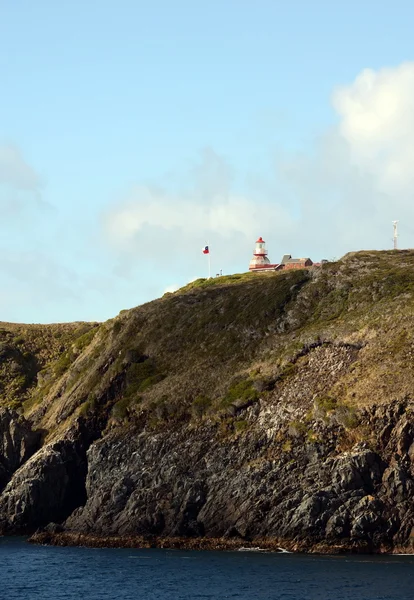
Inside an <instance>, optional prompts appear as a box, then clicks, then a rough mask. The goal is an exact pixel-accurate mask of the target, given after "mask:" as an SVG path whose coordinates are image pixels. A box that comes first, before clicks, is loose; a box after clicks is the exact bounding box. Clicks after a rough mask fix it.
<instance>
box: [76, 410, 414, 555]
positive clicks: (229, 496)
mask: <svg viewBox="0 0 414 600" xmlns="http://www.w3.org/2000/svg"><path fill="white" fill-rule="evenodd" d="M406 408H407V407H400V406H395V407H393V409H394V410H395V411H397V412H398V411H399V410H403V409H404V412H403V414H402V415H401V416H400V418H399V419H398V420H395V416H393V415H388V417H389V422H391V424H392V428H391V431H389V432H388V434H387V436H386V437H387V438H388V440H386V439H383V440H381V434H380V427H381V424H382V423H381V421H382V420H383V419H384V420H385V417H386V415H385V413H384V411H383V410H382V409H376V410H374V411H373V412H372V414H370V415H366V416H367V417H368V418H369V419H371V421H372V423H373V425H374V427H375V430H378V431H379V439H378V442H379V447H380V446H381V451H379V452H375V451H373V450H372V449H369V448H368V447H367V445H366V444H364V443H358V444H357V445H355V446H354V447H353V448H351V449H350V450H348V451H345V452H342V453H339V454H338V453H337V452H335V451H333V452H332V448H330V447H329V443H328V444H325V445H321V444H317V443H310V442H306V441H304V440H303V439H297V445H296V447H295V448H292V449H291V450H289V451H283V450H282V449H281V447H280V446H278V444H277V443H275V440H274V439H273V440H269V439H268V438H266V437H265V436H263V435H260V434H259V432H257V431H254V428H253V429H252V431H250V432H248V433H246V434H245V435H243V436H232V437H231V438H229V439H227V440H222V441H221V442H220V443H218V442H217V432H216V431H215V430H214V429H211V428H208V427H204V428H202V429H198V430H197V432H195V431H193V432H187V433H186V435H185V436H183V435H182V432H180V433H173V434H170V435H168V436H165V435H151V434H146V433H141V434H138V435H131V436H129V437H128V438H123V439H119V438H118V439H117V438H116V437H115V438H111V437H108V438H107V439H104V440H100V441H99V442H96V443H95V444H93V445H92V447H91V448H90V450H89V453H88V464H89V468H88V476H87V481H86V489H87V497H88V500H87V503H86V505H85V506H84V507H80V508H79V509H77V510H76V511H75V512H74V513H73V514H72V515H71V516H70V517H69V519H68V520H67V521H66V524H65V526H66V528H67V529H69V530H74V531H80V532H84V533H89V534H92V535H96V534H98V535H119V534H120V535H139V534H141V535H142V534H154V535H163V536H204V535H206V536H211V537H221V536H240V537H242V538H246V539H254V538H257V539H263V538H278V539H285V540H287V541H289V542H294V543H295V544H296V547H297V548H298V549H302V550H306V549H312V548H314V547H315V546H316V545H318V544H321V543H322V544H325V545H327V546H331V547H335V546H342V547H343V548H346V549H358V548H361V549H365V550H375V549H379V548H388V549H390V548H392V547H394V546H405V547H408V546H409V544H410V533H411V528H412V525H413V519H414V505H413V499H414V498H413V496H414V481H413V477H412V465H411V457H410V448H411V444H412V443H413V437H412V424H410V421H409V412H407V411H406V410H405V409H406ZM410 408H414V407H410ZM390 412H391V411H390ZM387 421H388V418H387ZM408 430H410V431H409V432H408ZM338 433H339V432H338V431H334V430H331V431H328V430H327V431H326V435H327V437H328V436H329V435H331V436H332V438H333V437H334V436H335V437H336V436H337V434H338ZM401 435H403V439H404V444H405V446H404V448H405V449H404V450H402V448H401V443H402V438H401ZM398 448H399V449H398Z"/></svg>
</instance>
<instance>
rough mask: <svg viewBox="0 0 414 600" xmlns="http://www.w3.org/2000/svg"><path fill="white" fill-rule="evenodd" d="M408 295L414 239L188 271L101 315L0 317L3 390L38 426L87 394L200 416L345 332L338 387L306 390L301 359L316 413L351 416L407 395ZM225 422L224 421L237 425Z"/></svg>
mask: <svg viewBox="0 0 414 600" xmlns="http://www.w3.org/2000/svg"><path fill="white" fill-rule="evenodd" d="M413 294H414V252H401V253H393V252H383V253H375V252H362V253H357V254H350V255H347V256H345V257H344V259H342V260H341V261H338V262H336V263H330V264H328V265H326V266H324V267H323V269H320V270H317V269H315V270H312V271H308V270H306V269H304V270H298V271H290V272H289V271H287V272H280V273H266V274H264V275H259V274H257V273H241V274H236V275H229V276H222V277H217V278H212V279H208V280H206V279H199V280H196V281H194V282H192V283H190V284H188V285H187V286H185V287H184V288H182V289H181V290H179V291H177V292H174V293H172V294H166V295H165V296H164V297H163V298H161V299H158V300H155V301H153V302H149V303H147V304H145V305H143V306H140V307H137V308H135V309H131V310H127V311H121V313H120V314H119V315H118V317H116V318H115V319H112V320H111V321H108V322H107V323H105V324H102V325H100V326H99V327H98V326H97V324H82V323H74V324H68V325H66V324H57V325H53V326H52V325H51V326H41V325H39V326H35V325H33V326H28V325H14V324H7V323H3V324H0V357H2V358H1V360H0V403H2V404H10V405H11V404H12V403H13V405H16V404H17V405H19V406H21V405H22V403H24V408H25V411H28V412H30V414H31V415H32V414H33V415H34V418H39V419H41V425H42V426H44V427H45V428H46V429H53V427H55V424H56V422H57V421H60V422H61V423H62V427H64V425H65V422H66V421H65V420H66V419H68V418H69V417H68V416H67V415H72V414H75V412H76V411H77V409H78V407H79V406H81V405H82V409H81V410H82V411H84V413H85V414H86V415H91V414H92V413H93V411H94V410H96V406H94V405H93V402H92V400H90V399H91V398H93V397H99V398H103V399H104V400H103V401H102V402H103V403H102V407H105V410H106V411H107V413H108V415H110V414H112V413H111V411H113V414H114V415H116V414H118V416H119V419H120V420H121V421H128V422H129V421H131V422H134V419H136V420H137V422H139V423H140V424H142V423H143V424H144V425H143V426H145V422H146V421H145V420H147V422H148V423H149V421H150V420H151V422H152V423H153V425H154V427H155V426H156V427H160V426H161V425H162V424H164V425H165V424H166V425H168V424H172V423H177V424H179V423H186V422H188V421H189V420H190V419H193V420H194V421H195V422H197V423H198V424H200V423H201V421H203V419H204V417H206V416H207V417H212V418H213V417H214V415H215V414H216V415H221V416H220V417H217V418H218V419H219V418H221V417H223V412H225V411H226V409H227V408H230V407H231V406H232V405H234V406H243V405H246V404H249V403H252V402H255V401H257V399H258V398H259V396H262V392H259V391H258V389H259V386H258V380H259V379H262V380H263V381H264V382H271V383H272V382H273V384H272V385H274V387H275V390H276V392H275V393H277V390H278V389H279V388H285V387H287V386H288V385H290V381H293V382H294V381H296V379H297V378H298V377H300V370H298V364H299V362H300V361H302V360H304V359H302V358H300V359H299V360H297V356H298V353H299V354H300V353H301V352H302V350H303V348H310V350H309V357H312V352H313V351H314V350H313V348H314V346H312V344H314V343H315V340H328V341H329V342H330V343H339V342H345V341H346V342H351V343H353V344H359V345H360V346H363V351H361V352H360V354H359V356H358V367H355V368H354V369H352V368H351V367H349V369H348V371H347V372H346V373H345V374H344V375H343V376H341V377H342V379H341V386H342V387H341V388H340V389H339V388H338V389H335V390H333V391H332V392H331V391H329V393H328V392H327V393H325V392H323V391H321V390H319V389H317V385H316V375H315V376H314V375H313V374H312V370H310V371H309V380H308V381H306V382H305V384H306V385H309V386H310V387H312V386H314V387H315V394H316V395H317V400H316V401H315V411H318V414H320V415H321V418H322V419H337V420H338V421H341V423H342V424H343V426H344V427H346V428H348V429H350V430H351V429H352V428H354V429H356V428H357V427H358V425H357V423H358V418H357V414H358V413H357V412H355V410H354V406H355V407H358V406H360V405H363V404H364V403H369V402H370V401H372V400H371V399H372V398H375V399H376V401H378V402H387V401H388V399H389V398H390V397H391V395H392V394H395V395H396V396H397V397H404V395H407V394H410V393H411V394H412V390H413V389H414V375H413V370H412V355H410V352H412V351H411V350H410V348H412V344H413V343H414V339H413V334H412V331H413V330H414V301H413V297H414V296H413ZM2 344H4V345H3V346H2ZM2 348H3V350H2ZM301 356H302V357H303V354H301ZM75 361H76V365H74V363H75ZM317 368H318V367H317V365H316V366H315V367H314V369H315V372H316V371H317ZM247 373H250V374H251V375H250V376H247V375H246V374H247ZM60 379H61V381H60ZM338 385H339V384H338ZM266 386H267V387H266ZM263 389H266V390H270V391H268V392H266V393H268V395H269V398H270V400H271V399H272V397H273V396H272V394H273V391H271V389H273V388H272V386H271V385H270V384H269V385H267V383H266V385H264V387H263ZM263 394H264V392H263ZM262 397H263V396H262ZM85 398H88V400H87V401H86V403H85V400H84V399H85ZM270 400H269V401H270ZM267 401H268V399H266V402H267ZM335 402H336V404H335ZM87 403H89V404H87ZM100 406H101V405H100ZM115 407H116V408H115ZM100 410H101V408H100ZM102 410H103V408H102ZM306 410H309V407H308V408H307V409H306ZM353 411H354V412H353ZM37 415H41V416H39V417H37ZM142 415H144V416H142ZM299 420H300V419H299ZM199 422H200V423H199ZM232 422H233V425H230V423H228V424H227V426H224V425H223V426H222V427H224V428H225V427H228V428H229V429H231V430H232V431H234V430H235V428H236V427H241V426H240V425H237V426H236V425H235V423H236V422H239V421H238V420H237V419H232ZM198 424H197V426H198ZM140 426H141V425H140ZM304 426H305V429H306V431H305V430H304V431H302V429H301V428H302V426H301V425H299V424H294V423H293V424H292V428H293V429H295V430H296V432H297V433H299V434H300V435H304V436H306V435H307V431H308V429H309V427H308V424H307V423H305V424H304Z"/></svg>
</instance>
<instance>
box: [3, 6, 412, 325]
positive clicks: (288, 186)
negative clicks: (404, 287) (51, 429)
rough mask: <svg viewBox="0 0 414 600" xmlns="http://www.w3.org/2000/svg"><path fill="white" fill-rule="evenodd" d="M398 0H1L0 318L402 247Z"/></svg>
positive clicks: (46, 315)
mask: <svg viewBox="0 0 414 600" xmlns="http://www.w3.org/2000/svg"><path fill="white" fill-rule="evenodd" d="M413 21H414V4H413V3H412V2H410V1H409V0H393V2H391V1H389V0H375V1H374V0H358V1H357V0H346V1H343V0H336V1H335V2H331V0H290V1H289V2H286V1H285V0H283V1H282V0H208V1H207V0H152V1H151V2H147V1H146V0H145V1H142V0H116V1H115V0H71V1H70V2H69V0H64V1H63V2H56V1H55V0H36V1H35V2H34V1H33V0H0V210H1V213H0V214H1V218H0V282H1V285H0V321H1V320H2V321H14V322H28V323H32V322H40V323H48V322H64V321H80V320H93V321H101V320H105V319H108V318H111V317H113V316H115V315H116V314H118V313H119V311H120V310H122V309H125V308H130V307H133V306H137V305H138V304H142V303H143V302H147V301H149V300H152V299H154V298H157V297H160V296H162V295H163V294H164V293H165V292H166V291H173V290H175V289H177V288H178V287H180V286H183V285H185V284H186V283H187V282H189V281H191V280H194V279H195V278H198V277H206V276H207V275H208V264H207V258H206V256H205V255H203V253H202V251H201V249H202V247H203V246H204V245H205V244H206V243H208V244H209V246H210V250H211V254H210V257H211V268H212V271H213V274H215V273H218V272H219V271H220V270H222V272H223V273H225V274H228V273H236V272H242V271H246V270H247V269H248V264H249V260H250V258H251V255H252V252H253V248H254V242H255V240H256V239H257V237H258V236H263V238H264V239H265V240H266V243H267V248H268V252H269V258H270V260H271V261H272V262H278V261H279V260H280V258H281V257H282V255H283V254H285V253H289V254H292V255H293V256H295V257H299V256H309V257H311V258H312V259H313V260H314V261H317V260H320V259H322V258H325V259H328V260H332V259H335V258H339V257H341V256H342V255H343V254H345V253H346V252H349V251H355V250H360V249H385V248H390V247H392V221H393V220H399V233H400V238H399V244H400V247H401V248H403V247H414V168H413V164H414V43H413V41H412V23H413Z"/></svg>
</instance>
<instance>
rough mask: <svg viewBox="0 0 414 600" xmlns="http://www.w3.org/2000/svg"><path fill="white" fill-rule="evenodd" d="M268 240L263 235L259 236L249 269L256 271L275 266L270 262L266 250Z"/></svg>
mask: <svg viewBox="0 0 414 600" xmlns="http://www.w3.org/2000/svg"><path fill="white" fill-rule="evenodd" d="M265 244H266V242H265V241H264V239H262V237H259V239H258V240H256V248H255V249H254V255H253V258H252V260H251V261H250V265H249V271H254V270H256V269H268V268H269V267H273V266H274V265H271V264H270V260H269V259H268V258H267V251H266V246H265Z"/></svg>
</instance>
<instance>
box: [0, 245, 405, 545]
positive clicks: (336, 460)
mask: <svg viewBox="0 0 414 600" xmlns="http://www.w3.org/2000/svg"><path fill="white" fill-rule="evenodd" d="M43 327H44V326H30V327H26V326H17V325H15V324H3V327H0V407H7V406H8V407H9V408H0V534H1V533H8V534H22V533H24V534H26V533H29V532H33V531H35V530H36V529H37V528H45V531H44V534H45V535H49V536H53V535H67V536H68V539H69V538H70V539H76V536H77V535H78V534H82V535H83V536H85V535H89V536H91V537H93V536H101V538H100V539H101V541H102V539H104V537H105V539H108V538H107V536H112V538H111V539H113V540H114V539H122V536H124V539H127V538H128V539H129V540H130V542H128V543H132V542H131V540H132V538H133V537H134V536H159V538H160V537H162V538H163V539H164V540H165V539H166V538H168V539H177V537H180V536H181V537H182V538H183V537H185V538H187V539H190V538H191V539H193V540H195V539H201V538H203V539H207V538H209V539H211V540H213V539H214V540H217V539H221V540H222V542H223V543H224V542H225V543H228V544H230V545H231V544H232V543H233V542H234V543H238V542H237V541H240V543H243V542H246V543H253V542H254V541H257V542H258V543H260V541H261V540H263V541H264V542H266V543H267V542H269V543H270V544H271V543H272V542H271V541H272V540H274V541H275V544H277V543H283V542H285V543H286V545H287V546H288V547H289V548H293V549H297V550H305V551H307V550H308V551H312V550H323V549H325V550H333V549H338V548H339V549H343V550H354V551H370V550H372V551H383V550H387V551H388V550H389V551H392V550H396V549H399V550H400V551H402V549H404V551H412V545H411V544H412V541H413V540H414V533H413V532H414V529H413V527H414V503H413V500H414V369H413V360H414V337H413V332H414V251H402V252H398V253H396V252H383V253H374V252H368V253H358V254H355V255H349V256H348V257H344V259H343V260H341V261H338V262H337V263H332V264H328V265H324V266H323V267H322V268H321V269H314V270H310V271H306V270H303V271H300V270H298V271H295V272H293V271H292V272H290V273H289V272H286V273H280V274H278V273H274V274H271V273H269V274H266V276H264V277H257V276H256V275H255V274H245V275H239V276H234V277H228V278H217V281H215V280H214V281H200V282H195V283H194V284H190V285H189V286H187V288H185V289H184V290H182V291H180V292H177V293H176V294H169V295H166V296H165V297H163V298H160V299H157V300H155V301H153V302H150V303H148V304H146V305H143V306H141V307H137V308H136V309H131V310H129V311H122V313H121V314H120V315H119V316H118V317H116V318H115V319H112V320H111V321H108V322H107V323H103V324H101V325H92V324H72V325H71V326H69V325H68V324H67V325H65V326H59V325H56V326H48V328H47V330H46V329H44V328H43ZM2 340H3V341H2ZM1 344H3V345H1ZM19 361H20V362H19ZM16 365H17V366H16ZM19 365H20V366H19ZM18 367H19V368H18ZM12 406H13V407H15V408H16V410H15V411H14V410H11V409H10V407H12ZM23 415H24V417H23ZM59 532H60V533H59ZM117 536H118V537H117ZM119 536H120V537H119ZM84 539H85V537H83V538H82V540H84ZM223 540H224V541H223ZM114 543H115V542H114ZM219 546H220V544H219ZM220 547H221V546H220Z"/></svg>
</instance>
